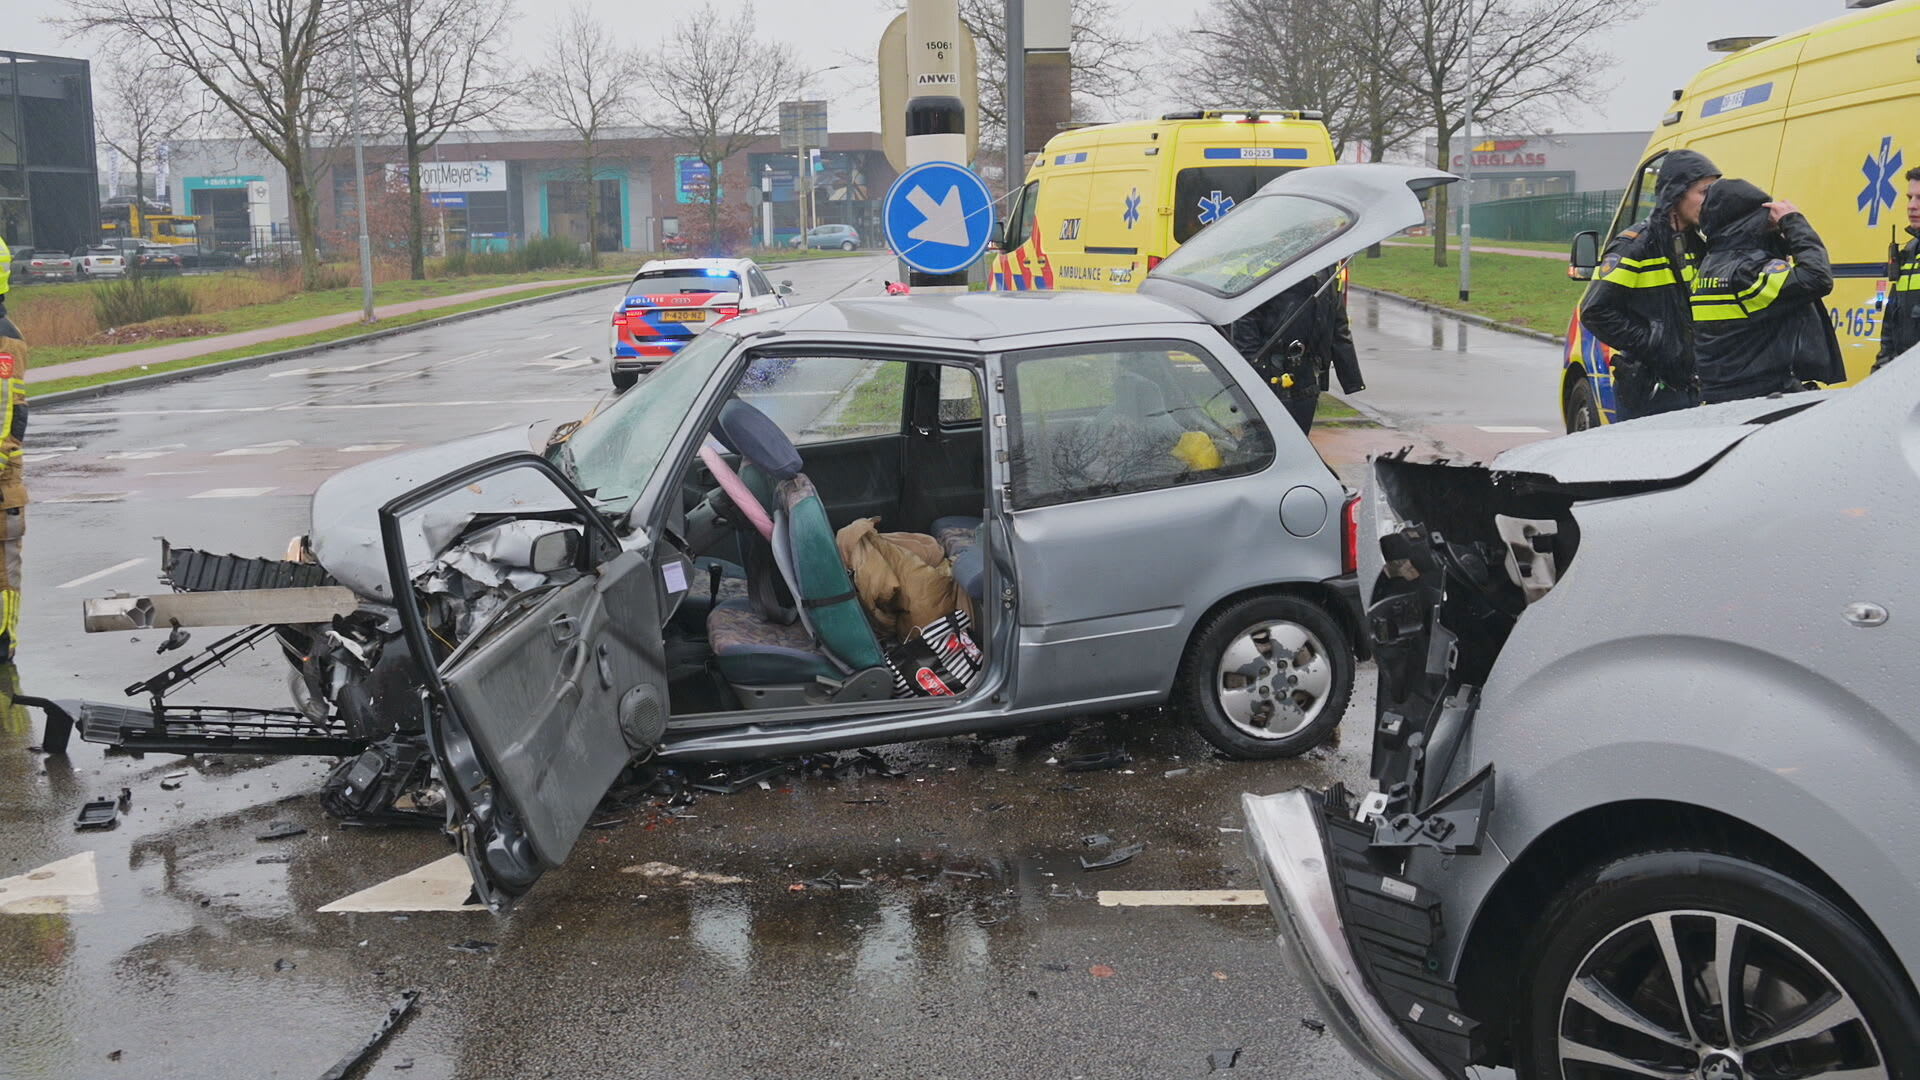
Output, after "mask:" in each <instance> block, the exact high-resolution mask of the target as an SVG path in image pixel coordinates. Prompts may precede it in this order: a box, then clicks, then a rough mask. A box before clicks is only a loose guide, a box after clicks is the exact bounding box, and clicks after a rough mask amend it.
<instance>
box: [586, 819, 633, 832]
mask: <svg viewBox="0 0 1920 1080" xmlns="http://www.w3.org/2000/svg"><path fill="white" fill-rule="evenodd" d="M630 820H632V819H630V818H623V817H619V818H601V819H600V820H599V821H589V822H587V828H589V829H611V828H613V827H614V826H616V825H625V824H626V823H627V822H628V821H630Z"/></svg>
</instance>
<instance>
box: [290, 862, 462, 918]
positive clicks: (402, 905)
mask: <svg viewBox="0 0 1920 1080" xmlns="http://www.w3.org/2000/svg"><path fill="white" fill-rule="evenodd" d="M472 894H473V875H472V874H471V873H469V872H468V871H467V860H466V857H465V856H464V855H448V856H446V857H445V858H442V859H435V860H434V861H433V862H430V863H428V864H427V865H425V866H422V867H420V868H419V869H417V870H409V871H407V872H406V873H404V874H400V875H398V876H396V877H391V878H388V879H387V880H385V881H383V882H381V883H380V884H378V885H374V886H371V887H369V888H365V889H361V890H360V891H359V892H357V893H353V894H352V895H350V896H343V897H341V898H340V899H338V900H335V901H334V902H333V903H331V904H327V905H325V906H323V907H321V908H320V909H319V910H321V911H326V912H342V911H344V912H368V911H485V910H487V907H486V905H485V904H469V903H467V902H466V900H467V897H468V896H471V895H472Z"/></svg>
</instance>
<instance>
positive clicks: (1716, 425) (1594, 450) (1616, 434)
mask: <svg viewBox="0 0 1920 1080" xmlns="http://www.w3.org/2000/svg"><path fill="white" fill-rule="evenodd" d="M1826 396H1827V395H1826V394H1796V395H1794V396H1793V397H1781V398H1756V399H1752V400H1748V401H1733V402H1728V403H1727V404H1725V405H1708V406H1705V407H1702V408H1698V409H1682V410H1679V411H1677V412H1670V413H1663V414H1660V415H1658V416H1648V417H1643V418H1641V419H1639V420H1630V421H1627V422H1626V423H1620V424H1609V425H1607V426H1605V427H1600V428H1594V429H1592V430H1590V431H1582V432H1579V433H1577V434H1573V435H1564V436H1561V437H1560V438H1557V439H1546V440H1543V441H1541V442H1537V443H1531V444H1529V445H1526V446H1521V447H1517V448H1515V449H1512V450H1509V451H1507V452H1506V453H1504V454H1501V455H1500V456H1499V457H1497V458H1495V459H1494V461H1493V469H1494V471H1495V472H1503V473H1527V474H1532V475H1535V476H1542V477H1546V478H1549V479H1551V480H1554V481H1557V482H1559V483H1561V484H1567V485H1579V484H1620V483H1625V484H1657V483H1663V482H1668V481H1675V480H1681V479H1684V478H1687V477H1689V476H1691V475H1693V474H1694V473H1696V472H1699V471H1700V470H1701V469H1704V468H1706V467H1707V466H1708V465H1711V464H1713V462H1714V461H1715V460H1716V459H1718V458H1719V457H1720V455H1722V454H1724V453H1726V452H1727V451H1728V450H1731V449H1733V448H1734V447H1735V446H1737V445H1738V444H1739V443H1740V441H1741V440H1743V439H1745V438H1746V437H1747V436H1749V435H1752V434H1754V433H1755V432H1757V431H1759V430H1760V429H1761V428H1763V427H1765V426H1766V425H1767V424H1770V423H1772V422H1773V421H1775V420H1783V419H1785V418H1787V417H1789V416H1792V415H1794V414H1796V413H1799V412H1803V411H1805V410H1806V409H1808V408H1811V407H1812V406H1815V405H1818V404H1819V403H1820V402H1821V401H1822V400H1824V399H1825V398H1826Z"/></svg>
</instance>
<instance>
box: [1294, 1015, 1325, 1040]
mask: <svg viewBox="0 0 1920 1080" xmlns="http://www.w3.org/2000/svg"><path fill="white" fill-rule="evenodd" d="M1300 1026H1301V1027H1303V1028H1306V1029H1307V1030H1308V1031H1311V1032H1313V1033H1314V1034H1315V1035H1325V1034H1326V1033H1327V1025H1326V1022H1325V1021H1322V1020H1315V1019H1314V1018H1313V1017H1311V1016H1303V1017H1301V1018H1300Z"/></svg>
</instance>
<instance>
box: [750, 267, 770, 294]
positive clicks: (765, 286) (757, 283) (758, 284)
mask: <svg viewBox="0 0 1920 1080" xmlns="http://www.w3.org/2000/svg"><path fill="white" fill-rule="evenodd" d="M747 280H748V281H750V282H752V283H753V291H754V292H756V293H758V294H760V295H761V296H765V295H766V294H768V293H770V292H772V291H773V283H772V282H770V281H768V280H767V275H765V274H763V273H761V272H760V269H759V267H755V268H754V269H752V270H749V271H747Z"/></svg>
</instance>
